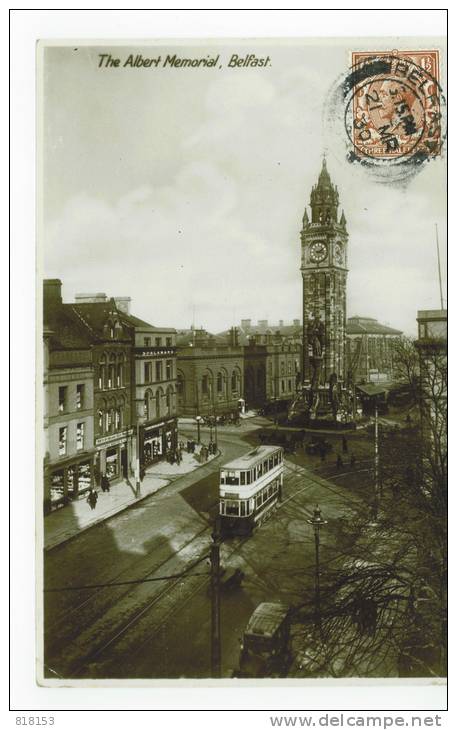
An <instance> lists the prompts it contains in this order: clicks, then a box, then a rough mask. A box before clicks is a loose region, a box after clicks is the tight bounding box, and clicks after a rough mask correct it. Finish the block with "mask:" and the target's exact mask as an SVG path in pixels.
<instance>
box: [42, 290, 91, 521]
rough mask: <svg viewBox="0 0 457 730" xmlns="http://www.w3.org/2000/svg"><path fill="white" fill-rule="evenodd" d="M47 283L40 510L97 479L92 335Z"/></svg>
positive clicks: (81, 492)
mask: <svg viewBox="0 0 457 730" xmlns="http://www.w3.org/2000/svg"><path fill="white" fill-rule="evenodd" d="M60 287H61V283H60V280H58V279H50V280H48V281H47V282H46V283H45V291H44V295H45V296H44V314H45V326H44V330H43V340H44V343H43V345H44V351H43V387H44V424H43V425H44V510H45V513H47V512H49V511H51V510H53V509H57V508H58V507H61V506H64V505H65V504H67V503H68V502H69V501H70V500H72V499H78V498H79V497H81V496H83V495H84V494H86V493H87V492H88V491H89V490H90V488H91V487H92V486H93V484H94V479H95V447H94V417H93V412H94V410H93V409H94V388H93V381H94V370H93V358H92V350H91V343H90V338H89V337H88V336H87V333H86V332H85V328H84V327H81V326H80V324H79V322H78V320H77V318H75V316H74V313H73V312H71V311H69V310H67V309H65V307H64V306H62V298H61V293H60V292H61V289H60Z"/></svg>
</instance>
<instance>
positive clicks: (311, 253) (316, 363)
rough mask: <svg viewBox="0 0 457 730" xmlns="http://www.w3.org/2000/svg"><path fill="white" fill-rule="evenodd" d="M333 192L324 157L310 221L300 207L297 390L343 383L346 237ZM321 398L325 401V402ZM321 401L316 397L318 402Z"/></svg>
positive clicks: (343, 222) (335, 193)
mask: <svg viewBox="0 0 457 730" xmlns="http://www.w3.org/2000/svg"><path fill="white" fill-rule="evenodd" d="M338 204H339V196H338V188H337V187H336V185H333V184H332V181H331V179H330V175H329V173H328V170H327V163H326V160H325V157H324V159H323V162H322V170H321V172H320V175H319V179H318V181H317V184H316V185H314V186H313V188H312V190H311V198H310V208H311V220H310V219H309V217H308V212H307V210H306V209H305V213H304V216H303V227H302V230H301V234H300V237H301V251H302V258H301V272H302V278H303V363H302V374H303V377H302V379H303V387H304V388H305V389H306V388H307V387H310V388H312V389H314V390H316V389H317V388H327V389H328V388H329V386H330V393H331V388H332V387H333V385H335V384H339V385H340V387H341V385H343V381H344V378H345V350H346V279H347V273H348V269H347V246H348V234H347V230H346V218H345V216H344V212H342V213H341V216H340V218H339V219H338ZM325 400H327V399H325ZM322 401H323V398H320V402H321V404H322Z"/></svg>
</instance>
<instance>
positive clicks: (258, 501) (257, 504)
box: [255, 494, 262, 507]
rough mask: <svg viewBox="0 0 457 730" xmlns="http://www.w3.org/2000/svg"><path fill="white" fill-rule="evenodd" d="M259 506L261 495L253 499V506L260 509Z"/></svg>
mask: <svg viewBox="0 0 457 730" xmlns="http://www.w3.org/2000/svg"><path fill="white" fill-rule="evenodd" d="M261 504H262V495H261V494H258V495H257V496H256V498H255V506H256V507H260V505H261Z"/></svg>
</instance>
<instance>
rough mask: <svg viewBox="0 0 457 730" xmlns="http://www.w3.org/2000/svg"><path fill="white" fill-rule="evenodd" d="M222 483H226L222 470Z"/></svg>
mask: <svg viewBox="0 0 457 730" xmlns="http://www.w3.org/2000/svg"><path fill="white" fill-rule="evenodd" d="M221 484H225V474H224V472H221Z"/></svg>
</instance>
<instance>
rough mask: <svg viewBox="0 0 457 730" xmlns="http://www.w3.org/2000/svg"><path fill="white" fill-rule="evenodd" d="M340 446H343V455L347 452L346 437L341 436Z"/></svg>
mask: <svg viewBox="0 0 457 730" xmlns="http://www.w3.org/2000/svg"><path fill="white" fill-rule="evenodd" d="M342 446H343V454H347V452H348V442H347V438H346V436H343V438H342Z"/></svg>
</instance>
